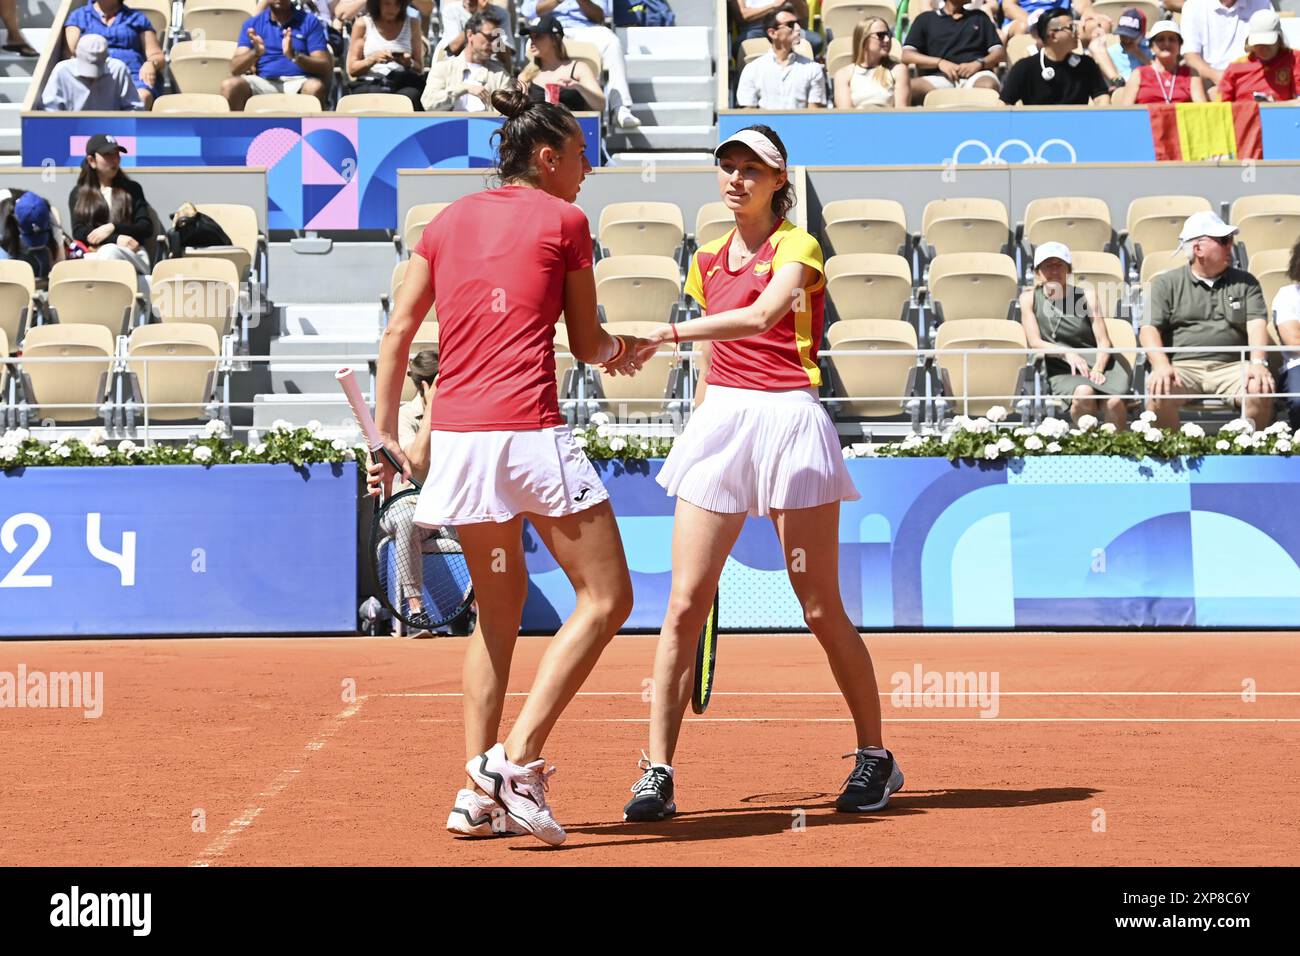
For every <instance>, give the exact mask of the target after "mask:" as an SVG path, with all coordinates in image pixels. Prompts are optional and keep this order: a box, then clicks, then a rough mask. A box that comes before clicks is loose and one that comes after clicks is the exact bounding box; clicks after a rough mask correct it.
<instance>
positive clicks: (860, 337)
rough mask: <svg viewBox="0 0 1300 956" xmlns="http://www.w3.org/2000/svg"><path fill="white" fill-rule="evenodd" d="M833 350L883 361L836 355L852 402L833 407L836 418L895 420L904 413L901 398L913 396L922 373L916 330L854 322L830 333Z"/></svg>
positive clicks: (891, 322) (890, 322) (887, 322)
mask: <svg viewBox="0 0 1300 956" xmlns="http://www.w3.org/2000/svg"><path fill="white" fill-rule="evenodd" d="M826 341H827V344H829V345H830V347H831V349H832V350H834V349H860V350H864V351H865V350H868V349H869V350H871V351H872V352H875V353H878V355H830V356H828V358H829V359H830V363H831V368H832V369H834V371H835V375H836V376H837V377H838V379H839V382H838V383H837V384H838V387H839V388H840V389H842V390H843V396H842V397H844V398H853V399H855V401H851V402H833V403H831V405H830V408H831V410H832V411H833V412H835V413H836V417H841V418H842V417H854V418H889V417H893V416H895V415H900V414H902V413H903V410H904V409H903V405H902V402H901V401H900V396H903V395H907V394H908V393H909V391H910V389H909V385H910V384H911V382H910V381H909V379H910V377H911V375H912V372H913V369H915V368H916V367H917V357H916V355H914V354H910V352H914V351H915V350H916V348H917V344H916V328H915V327H914V326H913V325H912V324H911V323H910V322H900V321H899V320H898V319H850V320H842V321H839V322H836V323H835V324H834V325H832V326H830V327H828V328H827V330H826Z"/></svg>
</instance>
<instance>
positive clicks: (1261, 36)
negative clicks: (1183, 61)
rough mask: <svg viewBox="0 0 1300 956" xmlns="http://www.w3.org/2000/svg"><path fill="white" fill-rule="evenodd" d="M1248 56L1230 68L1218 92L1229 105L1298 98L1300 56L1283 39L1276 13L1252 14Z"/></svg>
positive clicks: (1226, 71)
mask: <svg viewBox="0 0 1300 956" xmlns="http://www.w3.org/2000/svg"><path fill="white" fill-rule="evenodd" d="M1247 30H1248V31H1249V32H1248V33H1247V34H1246V51H1247V53H1246V55H1245V56H1243V57H1242V58H1241V59H1239V60H1234V61H1233V62H1232V63H1229V64H1228V68H1227V69H1226V70H1224V71H1223V78H1222V79H1221V80H1219V86H1218V89H1216V90H1215V96H1216V98H1217V99H1220V100H1222V101H1223V102H1225V103H1232V102H1241V101H1247V102H1248V101H1250V100H1263V101H1266V102H1269V103H1280V102H1283V101H1285V100H1293V99H1295V98H1296V94H1297V92H1300V89H1298V87H1297V81H1296V75H1295V74H1296V70H1298V69H1300V53H1297V52H1296V51H1295V50H1292V49H1291V48H1289V47H1288V46H1287V45H1286V42H1285V41H1284V40H1283V39H1282V19H1281V17H1279V16H1278V15H1277V13H1276V12H1275V11H1273V10H1260V11H1258V12H1256V13H1253V14H1251V17H1250V22H1249V23H1248V24H1247Z"/></svg>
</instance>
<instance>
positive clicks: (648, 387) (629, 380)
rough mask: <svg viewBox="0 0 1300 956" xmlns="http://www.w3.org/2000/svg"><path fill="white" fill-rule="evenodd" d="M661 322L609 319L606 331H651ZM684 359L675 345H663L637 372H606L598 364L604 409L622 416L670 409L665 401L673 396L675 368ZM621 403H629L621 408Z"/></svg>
mask: <svg viewBox="0 0 1300 956" xmlns="http://www.w3.org/2000/svg"><path fill="white" fill-rule="evenodd" d="M659 324H660V323H658V322H609V323H607V324H606V325H605V331H606V332H608V333H609V334H610V335H641V336H644V335H649V334H650V332H651V331H653V330H654V328H655V327H656V326H657V325H659ZM679 364H680V360H679V359H678V358H677V356H676V355H674V354H673V348H672V346H671V345H666V346H663V347H662V348H660V349H659V351H658V352H656V353H655V354H654V355H653V356H651V357H650V358H649V359H647V360H646V363H645V364H644V365H643V366H641V371H639V372H637V373H636V375H633V376H630V377H629V376H627V375H606V374H605V373H604V372H602V371H600V369H599V368H596V369H595V371H596V376H597V378H598V380H599V381H600V390H601V394H602V395H604V397H605V399H606V401H605V403H604V404H602V405H601V411H603V412H605V413H606V414H607V415H610V416H612V417H616V418H618V419H620V420H621V419H624V418H627V417H628V416H630V415H659V414H662V413H663V412H665V411H666V410H667V407H666V404H665V402H666V401H667V399H669V398H670V397H671V396H670V395H669V391H668V390H669V388H670V387H671V386H672V384H673V374H672V373H673V369H675V368H677V366H678V365H679ZM620 403H623V404H624V406H625V407H623V408H620V407H619V405H620Z"/></svg>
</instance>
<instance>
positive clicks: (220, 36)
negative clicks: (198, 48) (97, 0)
mask: <svg viewBox="0 0 1300 956" xmlns="http://www.w3.org/2000/svg"><path fill="white" fill-rule="evenodd" d="M133 6H134V4H133ZM256 10H257V4H256V3H255V2H253V0H186V3H185V14H184V16H183V17H182V18H181V24H182V25H183V26H184V28H185V30H186V31H187V32H188V33H189V34H190V36H191V37H192V38H193V39H194V40H196V41H198V40H207V41H209V42H210V41H212V40H234V41H236V42H238V40H239V28H240V27H242V26H243V25H244V21H245V20H247V19H248V18H249V17H251V16H252V15H253V14H254V12H255V11H256Z"/></svg>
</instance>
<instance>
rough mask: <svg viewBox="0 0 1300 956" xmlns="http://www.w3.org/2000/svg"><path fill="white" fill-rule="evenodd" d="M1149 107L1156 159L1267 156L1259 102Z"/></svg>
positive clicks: (1178, 104) (1174, 104)
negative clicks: (1261, 127) (1260, 120)
mask: <svg viewBox="0 0 1300 956" xmlns="http://www.w3.org/2000/svg"><path fill="white" fill-rule="evenodd" d="M1147 109H1148V111H1149V112H1150V116H1151V141H1152V144H1153V145H1154V146H1155V151H1156V159H1157V160H1171V161H1174V162H1177V161H1179V160H1182V161H1184V162H1199V161H1201V160H1204V159H1263V158H1264V137H1263V134H1262V133H1261V131H1260V122H1259V104H1258V103H1253V102H1247V103H1160V104H1157V105H1156V106H1149V107H1147Z"/></svg>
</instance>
